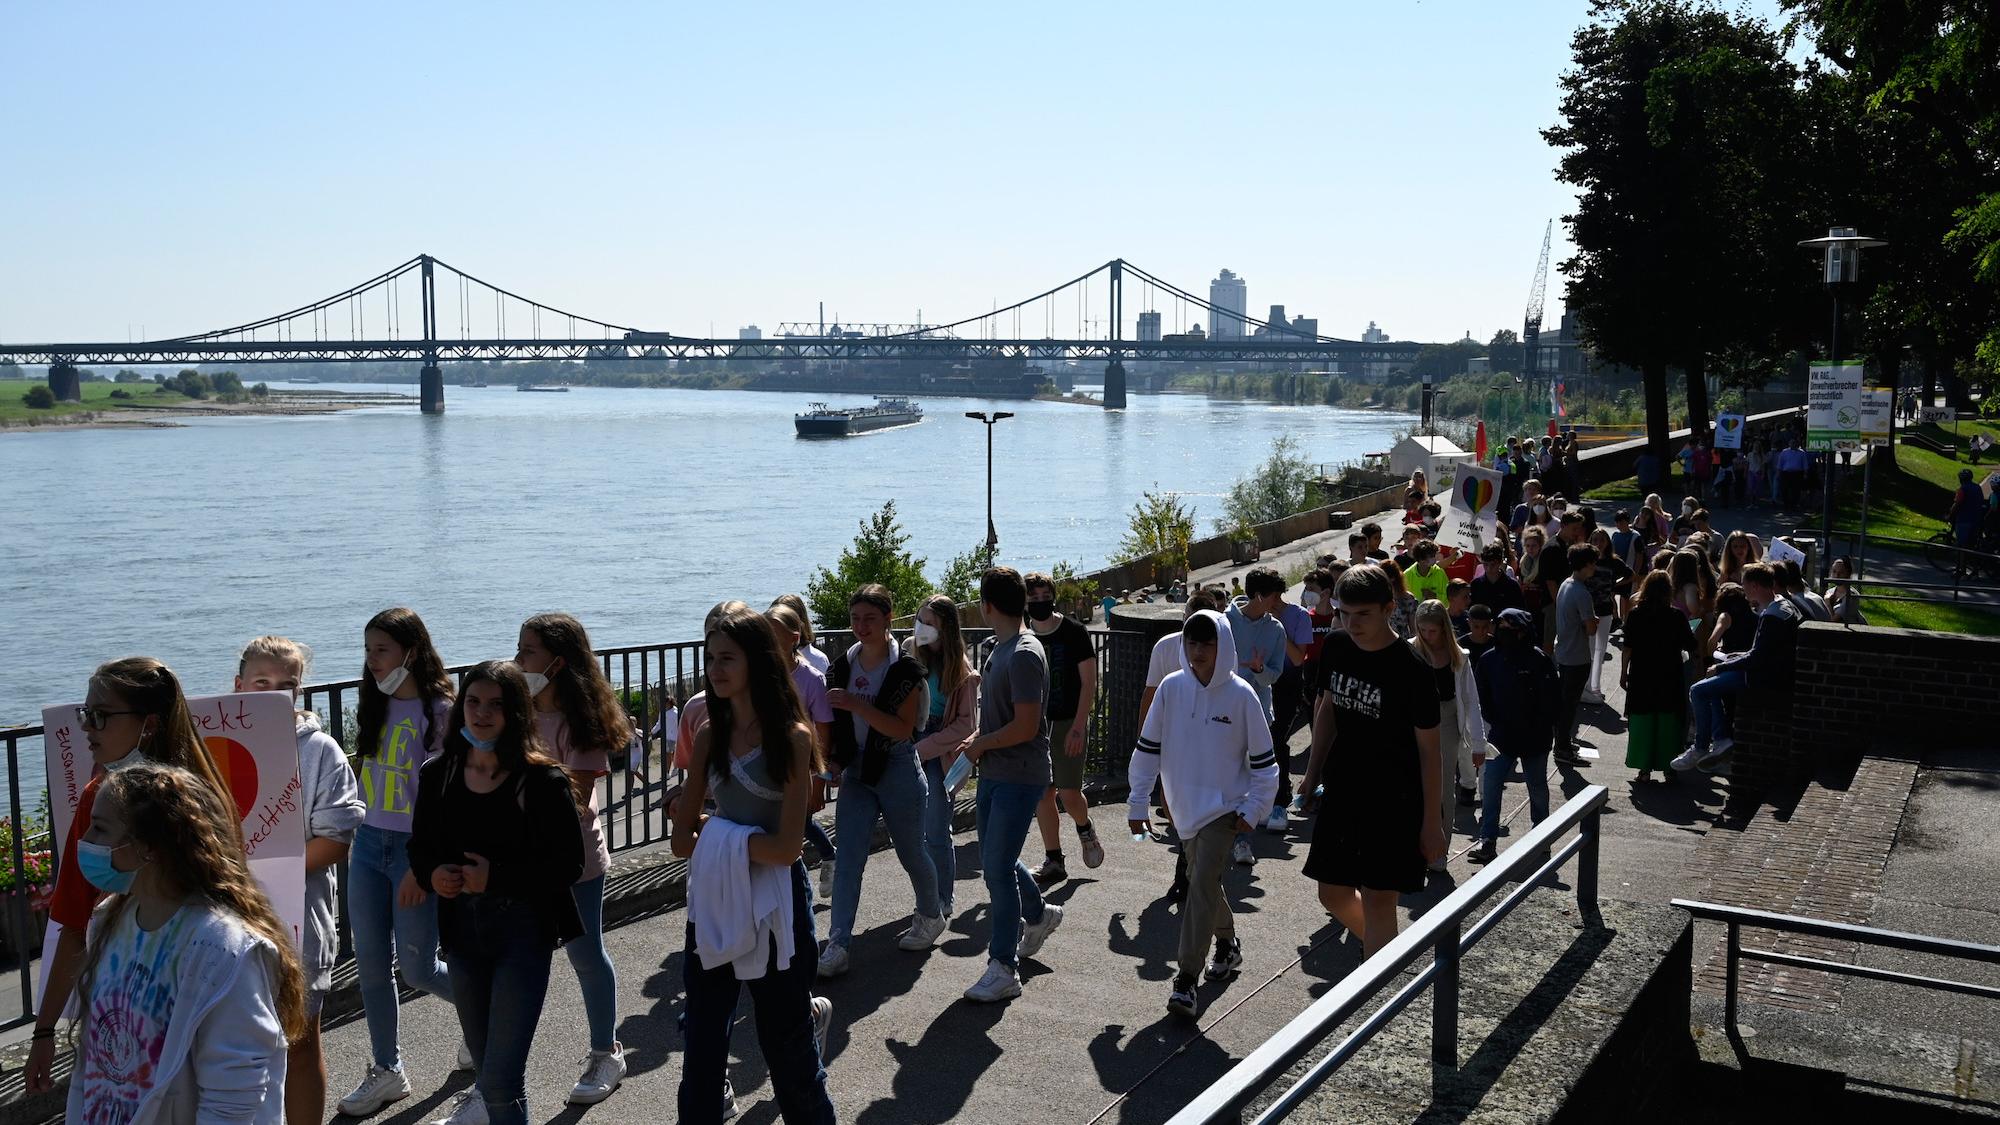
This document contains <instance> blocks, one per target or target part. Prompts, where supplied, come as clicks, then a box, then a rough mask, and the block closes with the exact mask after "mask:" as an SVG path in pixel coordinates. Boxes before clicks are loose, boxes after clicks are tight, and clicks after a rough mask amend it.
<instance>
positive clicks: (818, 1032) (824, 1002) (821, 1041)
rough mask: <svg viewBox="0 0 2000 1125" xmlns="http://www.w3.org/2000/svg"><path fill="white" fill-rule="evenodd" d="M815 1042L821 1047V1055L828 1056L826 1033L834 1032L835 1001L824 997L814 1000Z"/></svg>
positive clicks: (816, 997)
mask: <svg viewBox="0 0 2000 1125" xmlns="http://www.w3.org/2000/svg"><path fill="white" fill-rule="evenodd" d="M812 1014H813V1042H814V1043H816V1044H818V1045H819V1053H820V1054H821V1055H825V1054H826V1033H827V1032H829V1031H831V1030H833V1001H831V1000H828V999H827V998H826V997H824V996H815V997H813V998H812Z"/></svg>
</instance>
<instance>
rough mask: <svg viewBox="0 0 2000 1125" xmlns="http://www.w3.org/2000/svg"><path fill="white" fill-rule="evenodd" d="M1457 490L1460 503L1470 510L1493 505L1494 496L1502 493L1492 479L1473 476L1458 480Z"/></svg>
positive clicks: (1473, 510) (1475, 510)
mask: <svg viewBox="0 0 2000 1125" xmlns="http://www.w3.org/2000/svg"><path fill="white" fill-rule="evenodd" d="M1456 491H1457V493H1458V501H1459V503H1460V505H1462V506H1463V507H1464V508H1465V509H1466V510H1467V511H1469V512H1477V511H1479V510H1480V509H1482V508H1487V507H1490V506H1492V504H1493V499H1494V497H1496V496H1498V495H1500V490H1499V489H1496V488H1494V487H1493V482H1492V481H1488V480H1481V479H1480V478H1478V477H1473V476H1468V477H1466V478H1465V479H1464V480H1462V481H1460V482H1458V488H1457V490H1456Z"/></svg>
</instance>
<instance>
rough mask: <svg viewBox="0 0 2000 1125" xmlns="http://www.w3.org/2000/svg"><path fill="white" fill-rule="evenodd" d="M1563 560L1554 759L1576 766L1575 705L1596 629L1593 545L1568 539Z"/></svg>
mask: <svg viewBox="0 0 2000 1125" xmlns="http://www.w3.org/2000/svg"><path fill="white" fill-rule="evenodd" d="M1567 552H1568V553H1567V558H1566V561H1567V562H1568V563H1569V568H1570V576H1569V577H1568V578H1565V579H1563V584H1562V585H1561V586H1560V587H1559V588H1558V589H1557V591H1556V605H1555V619H1556V646H1555V647H1556V651H1555V654H1554V655H1555V660H1556V679H1557V681H1558V683H1560V684H1561V686H1562V702H1561V703H1560V704H1559V705H1558V706H1557V708H1556V754H1555V757H1556V761H1558V762H1561V763H1563V764H1565V765H1570V766H1576V765H1581V764H1582V763H1583V759H1582V758H1580V757H1578V756H1577V753H1576V722H1577V718H1576V709H1577V705H1578V704H1579V703H1581V702H1582V701H1583V689H1584V686H1585V685H1586V684H1587V683H1588V682H1589V678H1590V660H1591V655H1592V653H1591V649H1590V638H1591V637H1592V636H1593V635H1595V634H1596V632H1597V629H1598V621H1597V605H1596V600H1595V599H1594V598H1593V597H1592V596H1591V593H1590V579H1591V576H1593V575H1595V574H1596V573H1597V548H1595V547H1593V546H1591V545H1590V544H1588V543H1572V544H1571V545H1570V546H1569V547H1568V549H1567Z"/></svg>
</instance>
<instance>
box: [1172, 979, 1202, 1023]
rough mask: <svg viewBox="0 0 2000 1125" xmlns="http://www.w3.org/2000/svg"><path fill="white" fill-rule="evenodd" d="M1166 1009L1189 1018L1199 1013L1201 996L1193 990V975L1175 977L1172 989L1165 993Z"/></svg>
mask: <svg viewBox="0 0 2000 1125" xmlns="http://www.w3.org/2000/svg"><path fill="white" fill-rule="evenodd" d="M1167 1011H1169V1012H1172V1013H1173V1014H1175V1015H1177V1016H1186V1017H1187V1018H1189V1019H1193V1018H1195V1017H1196V1016H1197V1015H1200V1014H1201V997H1199V996H1196V995H1195V992H1194V978H1193V977H1177V978H1175V980H1174V990H1173V991H1172V992H1169V993H1167Z"/></svg>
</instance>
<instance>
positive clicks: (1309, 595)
mask: <svg viewBox="0 0 2000 1125" xmlns="http://www.w3.org/2000/svg"><path fill="white" fill-rule="evenodd" d="M1299 604H1300V605H1303V606H1305V607H1306V608H1307V609H1312V608H1313V607H1315V606H1317V605H1319V594H1318V593H1317V592H1315V591H1312V590H1307V591H1306V592H1305V593H1303V594H1300V595H1299Z"/></svg>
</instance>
